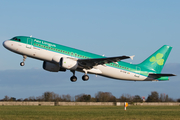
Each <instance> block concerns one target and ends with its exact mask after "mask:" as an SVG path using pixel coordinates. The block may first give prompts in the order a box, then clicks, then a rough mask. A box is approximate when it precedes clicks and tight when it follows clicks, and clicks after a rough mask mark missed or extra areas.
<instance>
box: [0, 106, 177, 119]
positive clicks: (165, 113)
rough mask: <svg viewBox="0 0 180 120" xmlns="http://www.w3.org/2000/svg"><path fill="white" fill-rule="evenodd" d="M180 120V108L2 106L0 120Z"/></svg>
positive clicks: (0, 107)
mask: <svg viewBox="0 0 180 120" xmlns="http://www.w3.org/2000/svg"><path fill="white" fill-rule="evenodd" d="M10 119H11V120H25V119H26V120H40V119H43V120H60V119H61V120H69V119H71V120H92V119H93V120H106V119H109V120H120V119H123V120H132V119H133V120H179V119H180V106H128V107H127V110H126V111H125V110H124V107H123V106H0V120H10Z"/></svg>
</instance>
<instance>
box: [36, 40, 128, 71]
mask: <svg viewBox="0 0 180 120" xmlns="http://www.w3.org/2000/svg"><path fill="white" fill-rule="evenodd" d="M34 45H35V46H39V47H42V48H46V49H49V50H54V51H57V52H61V53H65V54H68V55H71V56H75V57H80V58H85V59H89V57H86V56H83V55H78V54H77V53H75V54H74V53H73V52H67V51H64V50H60V49H56V48H52V47H48V46H45V45H40V44H36V43H34ZM109 65H111V66H115V67H118V68H122V69H127V70H130V68H127V67H123V66H120V65H117V64H113V63H110V64H109Z"/></svg>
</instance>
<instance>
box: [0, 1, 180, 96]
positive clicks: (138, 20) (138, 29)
mask: <svg viewBox="0 0 180 120" xmlns="http://www.w3.org/2000/svg"><path fill="white" fill-rule="evenodd" d="M179 5H180V1H179V0H173V1H170V0H159V1H157V0H146V1H144V0H136V1H134V0H111V1H109V0H99V1H95V0H86V1H84V0H76V1H74V0H67V1H61V0H51V1H48V0H31V1H23V0H16V1H13V0H6V1H0V18H1V19H0V21H1V22H0V42H1V43H2V42H3V41H4V40H7V39H10V38H12V37H14V36H19V35H22V36H30V35H32V36H33V37H36V38H39V39H43V40H47V41H51V42H55V43H59V44H62V45H66V46H69V47H74V48H77V49H81V50H85V51H88V52H92V53H97V54H100V55H103V54H104V55H105V56H108V57H110V56H121V55H135V58H134V60H133V61H131V60H126V61H127V62H132V63H140V62H142V61H143V60H144V59H146V58H147V57H148V56H149V55H150V54H152V53H153V52H154V51H156V50H157V49H159V48H160V47H161V46H163V45H164V44H167V45H170V46H172V47H173V49H172V52H171V54H170V56H169V58H168V60H167V63H177V64H179V63H180V62H179V59H180V56H179V51H180V47H179V44H180V34H179V33H180V22H179V21H180V7H179ZM0 54H1V58H0V70H2V71H3V70H29V69H30V70H32V68H33V69H42V61H38V60H34V59H31V58H28V59H27V60H26V65H25V66H24V67H21V66H20V65H19V63H20V62H21V61H22V56H20V55H16V54H14V53H12V52H10V51H8V50H6V49H5V48H4V47H3V46H1V47H0ZM169 72H170V73H171V71H169ZM61 74H62V73H60V75H61ZM64 74H69V73H64ZM70 75H71V74H70ZM52 77H53V75H52ZM69 77H70V76H69ZM66 79H67V80H68V82H69V78H66ZM95 79H96V78H95ZM108 80H110V79H109V78H108ZM97 81H98V80H97ZM95 82H96V81H95ZM118 82H119V84H121V83H122V81H118ZM112 84H113V81H112ZM114 84H117V83H116V82H115V83H114ZM112 87H113V86H112ZM152 87H153V86H152ZM126 93H127V92H126ZM32 94H33V92H32ZM129 94H131V93H129Z"/></svg>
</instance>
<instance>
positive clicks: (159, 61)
mask: <svg viewBox="0 0 180 120" xmlns="http://www.w3.org/2000/svg"><path fill="white" fill-rule="evenodd" d="M163 56H164V55H163V54H161V53H158V54H157V55H156V57H154V56H153V57H152V58H151V59H150V62H153V63H152V65H153V64H154V63H156V62H157V64H158V65H163V64H164V59H162V57H163Z"/></svg>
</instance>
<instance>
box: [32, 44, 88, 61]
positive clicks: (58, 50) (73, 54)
mask: <svg viewBox="0 0 180 120" xmlns="http://www.w3.org/2000/svg"><path fill="white" fill-rule="evenodd" d="M34 45H36V46H39V47H42V48H46V49H49V50H54V51H57V52H61V53H65V54H68V55H71V56H75V57H80V58H85V59H89V57H86V56H83V55H79V54H77V53H73V52H67V51H64V50H60V49H56V48H52V47H48V46H45V45H40V44H36V43H34Z"/></svg>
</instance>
